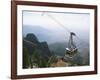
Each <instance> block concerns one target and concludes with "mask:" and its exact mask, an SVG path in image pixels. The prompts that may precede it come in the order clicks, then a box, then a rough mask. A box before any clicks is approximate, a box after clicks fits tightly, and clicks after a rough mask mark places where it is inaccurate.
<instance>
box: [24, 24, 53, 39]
mask: <svg viewBox="0 0 100 80" xmlns="http://www.w3.org/2000/svg"><path fill="white" fill-rule="evenodd" d="M28 33H34V35H36V36H37V38H38V40H39V41H49V40H50V33H51V32H50V30H48V29H45V28H43V27H41V26H30V25H23V36H26V35H27V34H28Z"/></svg>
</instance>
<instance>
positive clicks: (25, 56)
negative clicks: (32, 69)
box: [23, 48, 30, 68]
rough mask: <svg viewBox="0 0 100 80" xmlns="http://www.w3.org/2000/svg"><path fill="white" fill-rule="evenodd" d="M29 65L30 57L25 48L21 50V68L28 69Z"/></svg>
mask: <svg viewBox="0 0 100 80" xmlns="http://www.w3.org/2000/svg"><path fill="white" fill-rule="evenodd" d="M29 65H30V56H29V53H28V50H27V48H23V68H28V67H29Z"/></svg>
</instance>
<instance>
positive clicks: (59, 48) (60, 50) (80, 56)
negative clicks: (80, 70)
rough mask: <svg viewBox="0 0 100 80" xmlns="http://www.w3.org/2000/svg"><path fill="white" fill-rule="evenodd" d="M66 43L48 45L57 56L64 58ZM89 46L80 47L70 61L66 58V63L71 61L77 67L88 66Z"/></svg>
mask: <svg viewBox="0 0 100 80" xmlns="http://www.w3.org/2000/svg"><path fill="white" fill-rule="evenodd" d="M66 47H67V42H56V43H53V44H50V45H49V48H50V50H51V51H52V52H53V53H55V54H56V55H59V56H64V55H65V53H66V49H65V48H66ZM89 54H90V53H89V46H88V45H80V46H79V48H78V53H77V54H76V55H75V56H73V58H72V59H70V58H68V57H67V59H66V60H67V61H72V62H73V63H77V64H78V65H89Z"/></svg>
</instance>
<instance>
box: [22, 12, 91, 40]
mask: <svg viewBox="0 0 100 80" xmlns="http://www.w3.org/2000/svg"><path fill="white" fill-rule="evenodd" d="M89 19H90V14H84V13H83V14H82V13H81V14H80V13H54V12H34V11H23V25H30V26H33V29H34V26H41V27H43V28H45V29H47V30H51V31H52V32H55V33H54V34H55V35H56V37H57V35H58V38H59V36H63V35H66V33H69V32H68V31H71V32H75V33H76V35H78V36H79V37H80V38H81V39H83V40H85V39H86V40H89V28H90V20H89ZM59 23H60V24H59ZM61 25H62V26H61ZM23 28H24V26H23Z"/></svg>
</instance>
